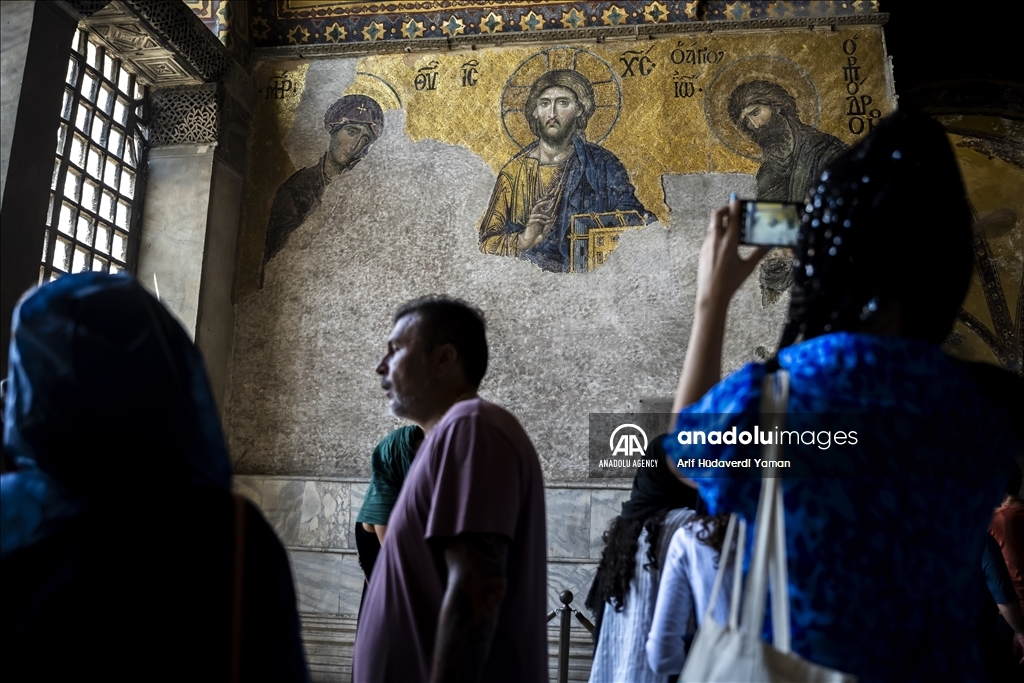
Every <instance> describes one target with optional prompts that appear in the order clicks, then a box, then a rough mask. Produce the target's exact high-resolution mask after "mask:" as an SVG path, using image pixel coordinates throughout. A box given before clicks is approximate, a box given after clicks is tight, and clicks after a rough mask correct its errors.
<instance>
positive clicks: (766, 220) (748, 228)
mask: <svg viewBox="0 0 1024 683" xmlns="http://www.w3.org/2000/svg"><path fill="white" fill-rule="evenodd" d="M803 210H804V205H803V204H796V203H794V202H759V201H756V200H753V199H741V200H740V227H741V228H742V229H741V232H740V244H757V245H762V246H767V247H792V246H795V245H796V241H797V237H798V236H799V234H800V214H801V213H802V212H803Z"/></svg>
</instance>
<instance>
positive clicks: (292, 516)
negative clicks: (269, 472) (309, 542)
mask: <svg viewBox="0 0 1024 683" xmlns="http://www.w3.org/2000/svg"><path fill="white" fill-rule="evenodd" d="M304 492H305V482H302V481H297V480H293V479H267V480H266V481H264V483H263V499H262V503H261V505H260V508H261V509H262V510H263V514H264V516H266V518H267V521H268V522H270V526H272V527H273V528H274V532H275V533H277V537H278V538H280V539H281V543H283V544H285V545H286V546H294V545H298V542H299V522H300V519H301V516H302V497H303V494H304Z"/></svg>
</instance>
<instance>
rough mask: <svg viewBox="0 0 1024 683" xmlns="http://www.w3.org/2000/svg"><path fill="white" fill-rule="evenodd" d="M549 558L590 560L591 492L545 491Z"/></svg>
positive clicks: (580, 490)
mask: <svg viewBox="0 0 1024 683" xmlns="http://www.w3.org/2000/svg"><path fill="white" fill-rule="evenodd" d="M544 499H545V500H544V502H545V506H546V513H547V528H548V557H576V558H588V557H590V491H589V490H587V489H547V490H546V491H545V492H544Z"/></svg>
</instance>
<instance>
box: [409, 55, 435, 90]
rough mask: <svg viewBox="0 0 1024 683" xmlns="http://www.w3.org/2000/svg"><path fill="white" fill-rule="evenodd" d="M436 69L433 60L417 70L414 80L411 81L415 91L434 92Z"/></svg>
mask: <svg viewBox="0 0 1024 683" xmlns="http://www.w3.org/2000/svg"><path fill="white" fill-rule="evenodd" d="M437 67H438V61H437V60H436V59H434V60H431V61H430V62H429V63H428V64H427V65H426V66H423V67H420V68H419V69H418V70H417V73H416V79H415V80H414V81H413V86H414V87H415V88H416V90H435V89H436V88H437Z"/></svg>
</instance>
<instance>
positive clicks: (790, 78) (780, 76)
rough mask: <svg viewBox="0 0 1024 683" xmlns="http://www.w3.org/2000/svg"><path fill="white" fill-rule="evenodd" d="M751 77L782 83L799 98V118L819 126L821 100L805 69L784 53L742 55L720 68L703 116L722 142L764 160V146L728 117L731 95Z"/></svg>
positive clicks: (787, 90)
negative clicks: (740, 57) (782, 55)
mask: <svg viewBox="0 0 1024 683" xmlns="http://www.w3.org/2000/svg"><path fill="white" fill-rule="evenodd" d="M750 81H772V82H774V83H777V84H778V85H780V86H782V87H783V88H784V89H785V90H786V92H788V93H789V94H790V95H792V96H793V98H794V99H795V100H796V111H797V115H798V116H799V117H800V121H801V122H802V123H805V124H807V125H811V126H814V127H815V128H817V126H818V117H819V116H820V114H821V100H820V99H819V98H818V91H817V90H816V89H815V87H814V83H813V82H812V81H811V77H810V76H808V75H807V73H806V72H805V71H804V70H803V69H801V68H800V67H799V66H797V65H796V64H794V63H793V62H791V61H789V60H788V59H783V58H782V57H769V56H766V55H758V56H755V57H743V58H742V59H737V60H736V61H734V62H732V63H730V64H729V65H727V66H726V67H725V68H724V69H722V70H721V71H719V72H718V74H717V75H716V76H715V78H714V80H713V81H711V85H709V86H708V91H707V94H706V95H705V96H704V117H705V118H706V119H707V122H708V127H710V128H711V132H713V133H714V134H715V137H717V138H718V139H719V140H721V142H722V144H723V145H725V146H726V147H728V148H729V149H731V150H732V151H733V152H736V154H739V155H740V156H742V157H746V158H747V159H753V160H755V161H760V160H761V152H760V150H761V148H760V147H758V146H757V143H755V142H754V141H753V140H751V139H750V137H748V136H747V134H746V133H744V132H743V131H742V130H741V129H740V128H739V126H737V125H736V124H735V123H733V122H732V119H731V118H730V117H729V96H730V95H732V92H733V90H735V89H736V88H737V87H739V86H740V85H742V84H744V83H749V82H750Z"/></svg>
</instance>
